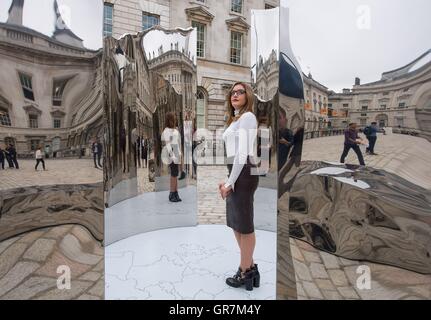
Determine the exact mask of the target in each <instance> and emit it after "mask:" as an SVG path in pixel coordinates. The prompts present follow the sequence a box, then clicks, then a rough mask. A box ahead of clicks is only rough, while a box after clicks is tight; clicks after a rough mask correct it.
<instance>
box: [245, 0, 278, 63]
mask: <svg viewBox="0 0 431 320" xmlns="http://www.w3.org/2000/svg"><path fill="white" fill-rule="evenodd" d="M279 12H280V11H279V8H274V9H270V10H252V16H251V29H250V32H251V65H252V66H254V65H255V63H256V60H257V59H259V57H260V56H262V58H263V61H264V62H265V61H266V60H268V58H269V56H270V55H271V53H272V51H273V50H275V51H276V53H277V57H278V50H279V23H278V21H279V16H280V14H279ZM256 33H257V34H256ZM256 39H257V40H256ZM256 47H257V48H256ZM254 71H255V68H254Z"/></svg>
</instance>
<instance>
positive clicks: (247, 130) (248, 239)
mask: <svg viewBox="0 0 431 320" xmlns="http://www.w3.org/2000/svg"><path fill="white" fill-rule="evenodd" d="M227 100H228V108H229V119H228V122H227V125H228V128H227V129H226V130H225V132H224V133H223V139H224V141H225V143H226V151H227V152H226V153H227V157H228V169H229V178H228V180H227V182H226V183H223V182H222V183H220V184H219V190H220V193H221V196H222V197H223V199H226V220H227V225H228V226H229V227H231V228H232V229H233V230H234V234H235V238H236V240H237V242H238V246H239V249H240V252H241V262H240V266H239V268H238V271H237V273H236V274H235V275H234V276H233V277H230V278H227V279H226V283H227V284H228V285H229V286H232V287H235V288H238V287H241V286H242V285H244V286H245V288H246V289H247V290H253V286H255V287H258V286H259V280H260V275H259V271H258V269H257V265H256V264H254V262H253V252H254V248H255V245H256V237H255V234H254V224H253V198H254V192H255V191H256V189H257V185H258V183H259V177H258V176H257V175H252V174H251V168H252V164H251V161H250V157H252V156H253V148H252V147H251V146H253V144H254V141H255V140H256V129H257V120H256V117H255V115H254V114H253V112H252V111H253V104H254V96H253V92H252V90H251V88H250V86H248V85H247V84H244V83H236V84H235V85H234V86H233V87H232V89H231V90H230V91H229V94H228V97H227ZM232 160H233V161H232ZM253 163H254V161H253Z"/></svg>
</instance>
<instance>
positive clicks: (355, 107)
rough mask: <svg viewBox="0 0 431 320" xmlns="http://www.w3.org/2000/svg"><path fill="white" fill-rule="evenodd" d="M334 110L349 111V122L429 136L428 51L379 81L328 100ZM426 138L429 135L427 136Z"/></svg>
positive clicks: (430, 71)
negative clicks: (405, 130) (401, 129)
mask: <svg viewBox="0 0 431 320" xmlns="http://www.w3.org/2000/svg"><path fill="white" fill-rule="evenodd" d="M330 100H331V101H330V102H331V103H332V105H333V108H334V109H337V110H346V111H348V117H349V121H352V122H357V123H358V124H360V125H361V126H365V125H367V124H370V123H371V122H373V121H375V122H377V123H378V125H379V126H380V127H386V126H389V127H398V126H399V127H403V128H409V129H414V130H419V131H421V133H422V134H424V133H425V132H424V131H426V132H431V50H429V51H427V52H426V53H425V54H423V55H422V56H420V57H419V58H417V59H416V60H414V61H413V62H411V63H409V64H408V65H406V66H404V67H401V68H399V69H396V70H392V71H389V72H385V73H383V74H382V78H381V80H379V81H376V82H372V83H366V84H360V80H359V79H358V78H357V79H356V81H355V85H354V86H353V89H352V90H348V89H346V90H344V92H343V93H342V94H333V95H331V96H330ZM426 135H429V133H427V134H426Z"/></svg>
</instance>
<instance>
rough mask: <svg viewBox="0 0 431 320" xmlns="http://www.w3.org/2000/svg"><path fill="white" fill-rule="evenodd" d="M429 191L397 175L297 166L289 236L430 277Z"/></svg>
mask: <svg viewBox="0 0 431 320" xmlns="http://www.w3.org/2000/svg"><path fill="white" fill-rule="evenodd" d="M430 203H431V192H430V191H429V190H426V189H424V188H421V187H418V186H417V185H414V184H412V183H410V182H408V181H407V180H405V179H402V178H400V177H399V176H398V175H396V174H393V173H389V172H386V171H384V170H376V169H373V168H371V167H362V166H355V165H335V164H330V163H325V162H317V161H315V162H308V161H307V162H303V163H302V165H301V168H300V171H299V172H298V174H297V176H296V180H295V183H294V184H293V186H292V189H291V190H290V234H291V235H292V236H294V237H297V238H300V239H301V240H305V241H308V242H310V243H311V244H312V245H314V246H315V247H317V248H318V249H320V250H324V251H327V252H330V253H334V254H337V255H340V256H342V257H345V258H348V259H353V260H368V261H372V262H377V263H384V264H390V265H393V266H397V267H402V268H406V269H409V270H413V271H416V272H420V273H431V257H430V252H431V232H430V231H431V220H430V219H431V205H430Z"/></svg>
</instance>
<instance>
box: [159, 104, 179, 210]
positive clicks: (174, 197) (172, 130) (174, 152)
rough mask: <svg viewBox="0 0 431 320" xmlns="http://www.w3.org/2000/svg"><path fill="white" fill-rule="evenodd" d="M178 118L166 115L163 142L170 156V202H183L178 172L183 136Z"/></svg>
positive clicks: (171, 113) (169, 114)
mask: <svg viewBox="0 0 431 320" xmlns="http://www.w3.org/2000/svg"><path fill="white" fill-rule="evenodd" d="M176 122H177V121H176V117H175V114H174V113H173V112H168V113H166V116H165V125H166V127H165V129H164V130H163V133H162V141H164V142H165V143H166V148H167V151H168V154H169V171H170V174H171V179H170V193H169V201H171V202H179V201H181V199H180V196H179V195H178V172H179V165H178V163H179V161H180V159H181V136H180V132H179V131H178V129H177V128H176Z"/></svg>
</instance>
